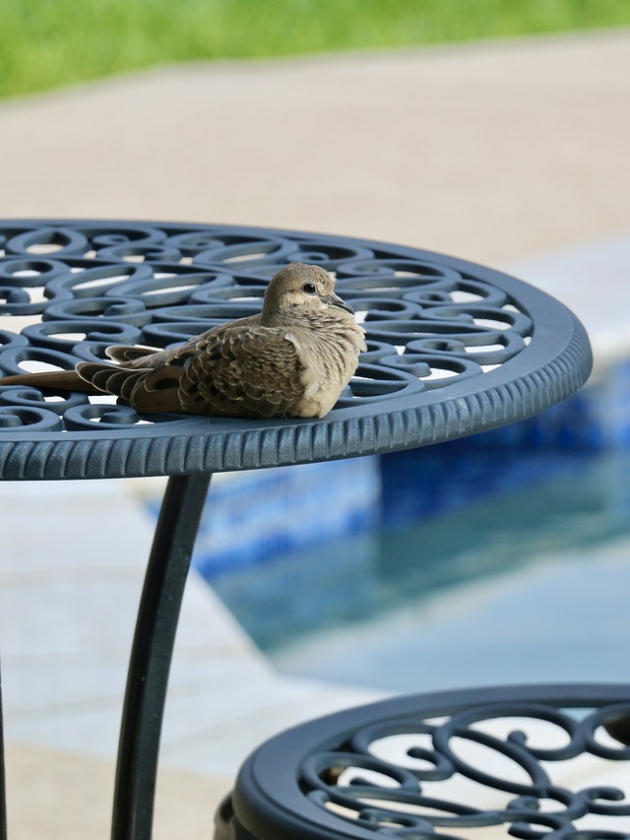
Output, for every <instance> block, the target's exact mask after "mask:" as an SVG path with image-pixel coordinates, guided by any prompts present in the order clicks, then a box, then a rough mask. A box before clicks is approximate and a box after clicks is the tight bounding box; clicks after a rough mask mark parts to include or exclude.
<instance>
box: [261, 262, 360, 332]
mask: <svg viewBox="0 0 630 840" xmlns="http://www.w3.org/2000/svg"><path fill="white" fill-rule="evenodd" d="M334 289H335V281H334V280H333V278H332V277H331V276H330V274H328V272H327V271H324V269H323V268H320V266H318V265H307V264H306V263H299V262H292V263H289V265H287V266H285V267H284V268H281V269H280V271H279V272H278V273H277V274H275V275H274V277H273V279H272V281H271V283H270V284H269V286H268V287H267V291H266V292H265V300H264V303H263V311H262V319H263V323H266V324H271V323H273V322H274V321H277V320H280V321H281V320H282V319H285V318H286V317H289V318H291V317H292V318H300V317H306V318H310V316H312V315H313V314H315V315H318V314H319V315H323V314H324V313H325V312H331V310H332V311H336V312H337V313H338V314H339V315H341V310H345V312H346V313H349V315H346V317H349V316H350V317H351V316H352V314H353V310H352V308H351V307H350V306H348V304H347V303H345V302H344V301H343V300H342V299H341V298H340V297H339V296H338V295H336V294H335V291H334Z"/></svg>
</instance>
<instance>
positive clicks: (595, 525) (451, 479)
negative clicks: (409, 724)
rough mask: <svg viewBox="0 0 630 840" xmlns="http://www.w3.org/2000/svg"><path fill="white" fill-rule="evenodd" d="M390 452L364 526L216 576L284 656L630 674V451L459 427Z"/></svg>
mask: <svg viewBox="0 0 630 840" xmlns="http://www.w3.org/2000/svg"><path fill="white" fill-rule="evenodd" d="M379 468H380V474H381V479H382V497H381V503H380V512H379V515H378V517H376V516H375V517H373V518H372V519H370V520H369V521H367V522H364V523H363V526H362V527H361V528H360V529H358V530H355V532H354V533H351V534H348V535H346V536H343V537H336V538H332V539H326V540H323V541H320V542H319V543H317V544H315V545H311V546H310V547H309V546H303V547H301V548H298V549H296V550H290V551H283V552H279V553H278V554H277V556H271V557H267V558H266V560H265V562H264V563H260V564H254V565H251V566H250V567H249V568H247V569H243V568H241V569H240V570H239V571H238V572H231V571H229V570H226V569H224V570H222V571H221V572H220V573H217V574H214V575H212V576H211V577H210V581H211V585H212V586H213V588H214V589H215V590H216V591H217V592H218V594H219V595H220V597H221V598H222V599H223V600H224V602H225V603H226V604H227V605H228V607H229V608H230V609H231V610H232V612H233V613H234V614H235V615H236V617H237V618H238V620H239V621H240V622H241V623H242V624H243V625H244V627H245V629H246V630H247V631H248V632H249V633H250V634H251V635H252V637H253V638H254V640H255V641H256V642H257V643H258V644H259V645H260V647H261V648H262V649H263V650H265V652H266V653H267V654H268V656H269V657H270V658H271V660H272V661H273V662H274V663H275V664H276V665H277V666H278V667H279V668H280V669H281V670H283V671H285V672H287V673H291V674H296V675H301V676H306V677H313V678H318V679H319V678H321V679H325V680H328V681H333V682H340V683H345V684H354V685H365V686H371V687H375V688H379V689H386V690H392V691H414V690H428V689H434V688H436V689H437V688H448V687H454V686H461V685H481V684H488V683H497V682H501V683H507V682H523V681H525V682H531V681H538V682H544V681H563V680H570V681H583V680H587V681H591V680H605V681H616V680H627V675H628V670H629V666H630V652H629V651H630V645H629V644H628V641H629V640H630V609H629V608H628V606H629V600H630V453H628V452H627V451H624V450H613V451H611V450H607V451H593V450H592V449H589V448H586V449H584V448H580V447H577V448H576V447H564V448H563V447H558V446H552V447H549V446H546V445H536V446H532V447H529V448H527V447H525V448H522V447H519V448H515V447H512V446H510V445H509V441H507V442H506V441H505V440H504V441H503V442H500V441H499V444H498V445H496V446H493V445H490V446H474V445H472V446H471V445H470V444H467V445H463V442H462V443H459V444H455V445H453V444H450V445H447V446H444V447H432V448H431V449H426V450H416V451H414V452H412V453H401V454H399V455H396V456H388V457H387V458H385V459H382V461H381V462H380V464H379ZM311 515H316V516H317V515H319V516H323V517H325V516H326V515H327V494H326V492H325V489H323V490H322V492H321V493H320V496H319V504H318V505H316V506H315V508H314V513H313V511H312V512H311Z"/></svg>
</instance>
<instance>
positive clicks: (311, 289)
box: [302, 283, 317, 295]
mask: <svg viewBox="0 0 630 840" xmlns="http://www.w3.org/2000/svg"><path fill="white" fill-rule="evenodd" d="M302 291H303V292H306V294H307V295H314V294H317V286H316V285H315V283H305V284H304V285H303V286H302Z"/></svg>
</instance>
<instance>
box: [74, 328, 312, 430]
mask: <svg viewBox="0 0 630 840" xmlns="http://www.w3.org/2000/svg"><path fill="white" fill-rule="evenodd" d="M287 335H288V333H287V331H286V330H285V329H283V328H279V327H278V328H269V327H264V326H261V325H259V324H257V323H255V322H254V323H251V322H250V323H245V324H244V323H243V322H241V323H240V324H239V323H238V322H235V323H233V324H226V325H225V326H222V327H218V328H214V329H212V330H209V331H208V332H207V333H204V334H203V335H201V336H199V337H197V338H196V339H193V340H191V341H189V342H187V343H186V344H185V345H182V346H181V347H180V348H177V349H175V350H172V351H163V352H162V354H160V355H158V354H153V355H151V354H147V356H146V363H145V364H146V366H145V367H142V366H141V365H142V358H141V355H140V354H138V355H137V356H136V355H134V354H133V353H131V352H130V353H129V354H127V353H126V352H125V351H124V348H116V350H115V351H114V353H115V356H116V358H121V359H126V361H125V362H123V363H122V364H120V365H104V364H97V363H92V362H81V363H79V364H78V365H77V372H78V373H79V375H80V376H81V378H82V379H83V380H84V381H86V382H87V383H89V384H90V385H92V387H94V388H95V389H97V390H98V391H102V392H106V393H110V394H115V395H116V396H120V397H122V398H123V399H124V400H126V401H128V402H130V403H131V405H132V406H133V407H134V408H135V409H136V410H137V411H139V412H140V413H142V414H154V413H157V412H163V411H182V410H183V411H188V412H190V413H191V414H208V415H224V416H231V417H274V416H279V415H280V416H281V415H283V414H286V413H288V412H289V411H290V409H291V408H292V407H293V406H294V405H295V404H296V402H298V401H299V399H300V398H301V397H302V395H303V393H304V385H303V383H302V381H301V378H300V373H301V371H302V367H301V365H300V362H299V359H298V354H297V351H296V348H295V345H294V344H293V343H292V341H291V339H289V338H287ZM158 358H160V360H162V361H164V363H163V364H162V365H161V366H160V367H155V368H153V367H150V366H149V365H150V364H153V363H155V362H156V361H157V360H158ZM132 365H133V366H132Z"/></svg>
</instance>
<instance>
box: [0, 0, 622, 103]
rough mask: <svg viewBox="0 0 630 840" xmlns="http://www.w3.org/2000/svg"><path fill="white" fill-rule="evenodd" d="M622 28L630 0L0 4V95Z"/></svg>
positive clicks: (26, 0) (4, 0)
mask: <svg viewBox="0 0 630 840" xmlns="http://www.w3.org/2000/svg"><path fill="white" fill-rule="evenodd" d="M628 24H630V2H628V0H0V97H7V96H15V95H19V94H24V93H30V92H33V91H38V90H45V89H47V88H53V87H59V86H62V85H66V84H70V83H74V82H80V81H85V80H88V79H95V78H99V77H103V76H107V75H110V74H113V73H120V72H125V71H129V70H137V69H139V68H143V67H151V66H154V65H157V64H164V63H168V62H174V61H189V60H194V59H211V58H244V57H262V56H274V55H292V54H298V53H310V52H321V51H326V50H339V49H356V48H380V47H401V46H411V45H416V44H426V43H438V42H447V41H461V40H470V39H477V38H494V37H506V36H513V35H524V34H532V33H542V32H557V31H565V30H579V29H586V28H593V27H605V26H620V25H628Z"/></svg>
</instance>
